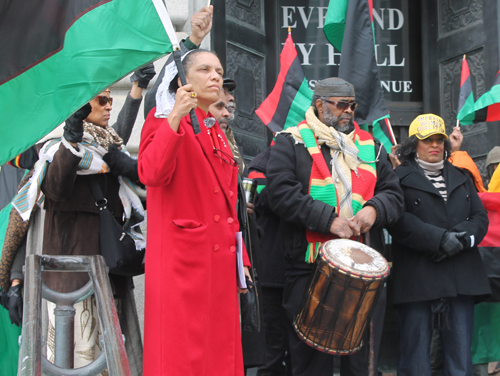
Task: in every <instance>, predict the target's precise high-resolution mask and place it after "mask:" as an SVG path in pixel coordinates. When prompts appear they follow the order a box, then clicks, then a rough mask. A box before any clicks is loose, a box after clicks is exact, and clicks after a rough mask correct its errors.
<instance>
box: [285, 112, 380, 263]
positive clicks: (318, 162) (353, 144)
mask: <svg viewBox="0 0 500 376" xmlns="http://www.w3.org/2000/svg"><path fill="white" fill-rule="evenodd" d="M285 132H287V133H291V134H292V136H293V138H294V139H295V142H297V143H303V144H304V145H305V147H306V148H307V150H308V151H309V154H310V155H311V157H312V159H313V163H312V169H311V177H310V181H309V194H310V195H311V196H312V197H313V198H314V199H315V200H320V201H322V202H324V203H326V204H329V205H331V206H334V207H335V208H336V213H337V214H338V216H339V217H341V218H351V217H352V216H354V215H355V214H356V213H357V212H358V211H359V210H361V208H362V207H363V205H364V204H365V202H366V201H368V200H369V199H370V198H371V197H373V194H374V191H375V184H376V182H377V171H376V165H375V162H376V161H375V158H376V156H375V144H374V141H373V138H372V137H371V136H370V134H369V133H368V132H365V131H363V130H361V129H359V127H358V126H357V124H355V130H354V131H353V132H352V133H351V134H349V135H345V134H343V133H341V132H337V131H336V130H335V129H334V128H333V127H328V126H326V125H325V124H323V123H322V122H321V121H320V120H319V119H318V118H317V117H316V115H315V114H314V108H313V107H311V108H309V110H307V112H306V120H305V121H303V122H302V123H300V124H299V125H298V126H297V127H292V128H288V129H287V130H285ZM353 140H354V141H353ZM323 144H326V145H327V146H328V147H329V148H330V155H331V156H332V170H331V173H330V170H329V169H328V166H327V165H326V162H325V159H324V158H323V154H321V150H320V148H319V145H323ZM339 198H340V200H339ZM306 235H307V241H308V243H309V244H308V247H307V252H306V262H309V263H312V262H314V261H315V260H316V257H317V255H318V251H319V247H320V246H321V244H322V243H323V242H324V241H326V240H329V239H333V238H335V236H333V235H331V234H330V235H325V234H320V233H317V232H313V231H309V230H306Z"/></svg>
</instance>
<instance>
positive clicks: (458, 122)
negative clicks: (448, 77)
mask: <svg viewBox="0 0 500 376" xmlns="http://www.w3.org/2000/svg"><path fill="white" fill-rule="evenodd" d="M464 60H465V54H464V57H463V59H462V62H463V61H464ZM460 85H462V83H460ZM457 111H458V108H457ZM458 126H460V120H458V112H457V125H455V127H458Z"/></svg>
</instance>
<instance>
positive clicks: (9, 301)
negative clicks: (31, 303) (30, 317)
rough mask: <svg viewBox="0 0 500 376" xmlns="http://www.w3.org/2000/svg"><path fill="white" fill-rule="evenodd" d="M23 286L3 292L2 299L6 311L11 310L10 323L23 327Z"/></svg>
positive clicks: (16, 286) (12, 287)
mask: <svg viewBox="0 0 500 376" xmlns="http://www.w3.org/2000/svg"><path fill="white" fill-rule="evenodd" d="M21 291H22V285H20V284H19V285H15V286H11V288H10V289H9V291H7V292H2V297H1V299H0V302H1V304H2V305H3V307H4V308H5V309H8V310H9V317H10V322H11V323H12V324H14V325H17V326H19V325H21V324H22V321H23V297H22V295H21Z"/></svg>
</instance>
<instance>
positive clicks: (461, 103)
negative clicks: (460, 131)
mask: <svg viewBox="0 0 500 376" xmlns="http://www.w3.org/2000/svg"><path fill="white" fill-rule="evenodd" d="M473 108H474V93H473V92H472V81H471V77H470V69H469V64H468V63H467V59H466V58H465V55H464V58H463V60H462V74H461V76H460V95H459V97H458V109H457V120H461V123H462V124H472V122H473V121H474V112H473Z"/></svg>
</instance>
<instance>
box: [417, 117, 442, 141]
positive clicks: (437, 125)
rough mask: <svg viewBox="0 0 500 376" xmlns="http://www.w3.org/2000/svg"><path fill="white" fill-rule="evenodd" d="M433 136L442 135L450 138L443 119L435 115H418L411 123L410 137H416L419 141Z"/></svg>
mask: <svg viewBox="0 0 500 376" xmlns="http://www.w3.org/2000/svg"><path fill="white" fill-rule="evenodd" d="M433 134H442V135H443V136H444V137H446V138H448V136H447V135H446V127H445V126H444V120H443V118H441V117H440V116H437V115H434V114H423V115H418V116H417V117H416V118H415V120H413V121H412V122H411V124H410V130H409V131H408V136H413V135H415V136H417V138H418V139H419V140H424V139H426V138H427V137H429V136H432V135H433Z"/></svg>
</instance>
